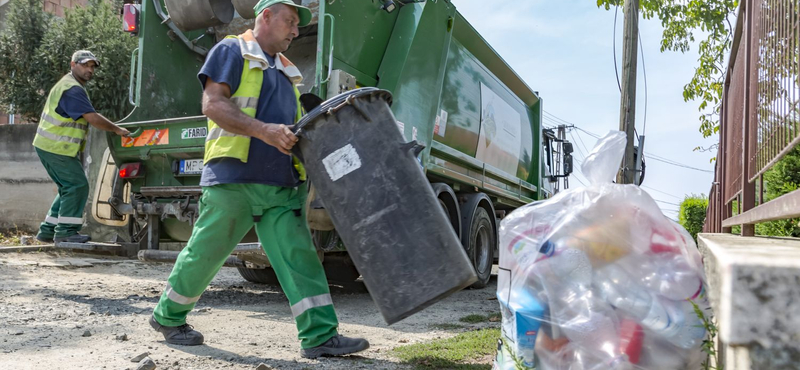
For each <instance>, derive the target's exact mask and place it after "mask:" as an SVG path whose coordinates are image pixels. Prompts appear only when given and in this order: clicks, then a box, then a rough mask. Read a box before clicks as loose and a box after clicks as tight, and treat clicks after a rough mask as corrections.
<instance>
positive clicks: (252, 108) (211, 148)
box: [203, 36, 306, 181]
mask: <svg viewBox="0 0 800 370" xmlns="http://www.w3.org/2000/svg"><path fill="white" fill-rule="evenodd" d="M235 37H237V36H228V38H235ZM263 81H264V72H263V71H262V70H261V69H259V68H254V69H250V61H249V60H248V59H247V58H245V59H244V68H243V69H242V78H241V81H240V82H239V87H238V88H237V89H236V91H234V93H233V95H231V101H233V103H234V104H236V106H238V107H239V108H240V109H241V110H242V112H244V114H246V115H247V116H249V117H254V118H255V116H256V108H257V107H258V98H259V96H260V95H261V84H262V83H263ZM292 86H293V87H294V93H295V98H296V100H297V113H296V115H295V122H297V121H299V120H300V118H301V117H302V116H303V109H302V106H301V105H300V91H299V90H298V89H297V86H296V85H294V83H293V84H292ZM249 151H250V136H247V135H239V134H234V133H232V132H228V131H225V130H224V129H223V128H222V127H220V126H219V125H217V124H216V123H215V122H214V121H213V120H211V119H210V118H209V119H208V136H206V150H205V155H204V157H203V163H208V162H209V161H210V160H212V159H215V158H223V157H229V158H236V159H238V160H240V161H242V162H244V163H247V156H248V153H249ZM292 159H293V161H294V167H295V169H296V170H297V172H298V173H299V174H300V180H301V181H305V179H306V173H305V168H303V165H302V164H301V163H300V161H298V160H297V158H296V157H293V158H292Z"/></svg>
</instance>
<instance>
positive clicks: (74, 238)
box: [53, 234, 92, 243]
mask: <svg viewBox="0 0 800 370" xmlns="http://www.w3.org/2000/svg"><path fill="white" fill-rule="evenodd" d="M53 240H55V242H56V243H86V242H88V241H90V240H92V237H90V236H89V235H81V234H75V235H70V236H57V237H55V238H53Z"/></svg>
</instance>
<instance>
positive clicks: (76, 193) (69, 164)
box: [35, 148, 89, 239]
mask: <svg viewBox="0 0 800 370" xmlns="http://www.w3.org/2000/svg"><path fill="white" fill-rule="evenodd" d="M35 149H36V154H38V155H39V160H40V161H41V162H42V165H44V169H45V170H47V174H48V175H49V176H50V178H51V179H53V181H54V182H55V183H56V186H57V187H58V194H56V199H54V200H53V205H51V206H50V211H49V212H48V213H47V217H45V219H44V222H42V224H41V225H40V226H39V236H40V237H43V238H46V239H52V238H53V237H66V236H70V235H75V234H77V233H78V231H80V229H81V227H82V226H83V208H84V207H86V199H87V198H88V197H89V181H88V180H86V174H84V173H83V165H82V164H81V161H80V159H78V157H77V156H75V157H67V156H65V155H59V154H54V153H50V152H47V151H44V150H41V149H39V148H35Z"/></svg>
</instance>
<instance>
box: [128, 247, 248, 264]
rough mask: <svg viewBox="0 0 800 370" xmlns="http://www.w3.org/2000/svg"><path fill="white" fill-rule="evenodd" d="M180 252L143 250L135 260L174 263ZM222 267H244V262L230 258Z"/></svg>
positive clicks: (234, 257) (233, 257)
mask: <svg viewBox="0 0 800 370" xmlns="http://www.w3.org/2000/svg"><path fill="white" fill-rule="evenodd" d="M179 254H180V252H177V251H160V250H154V249H143V250H140V251H139V253H138V255H137V258H138V259H139V261H144V262H164V263H175V261H176V260H177V259H178V255H179ZM223 266H227V267H245V264H244V261H242V260H240V259H239V258H237V257H236V256H230V257H228V259H226V260H225V263H224V264H223Z"/></svg>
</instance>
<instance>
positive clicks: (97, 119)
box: [83, 112, 131, 136]
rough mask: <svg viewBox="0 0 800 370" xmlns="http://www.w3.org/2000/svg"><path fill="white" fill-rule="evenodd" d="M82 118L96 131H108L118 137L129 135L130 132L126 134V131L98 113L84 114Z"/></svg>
mask: <svg viewBox="0 0 800 370" xmlns="http://www.w3.org/2000/svg"><path fill="white" fill-rule="evenodd" d="M83 118H84V119H85V120H86V122H89V124H91V125H92V126H94V127H97V128H98V129H101V130H103V131H110V132H113V133H115V134H117V135H119V136H128V135H130V134H131V133H130V132H128V130H126V129H124V128H122V127H119V126H117V125H115V124H114V122H111V121H109V120H108V118H106V117H103V115H102V114H100V113H95V112H92V113H86V114H84V115H83Z"/></svg>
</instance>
